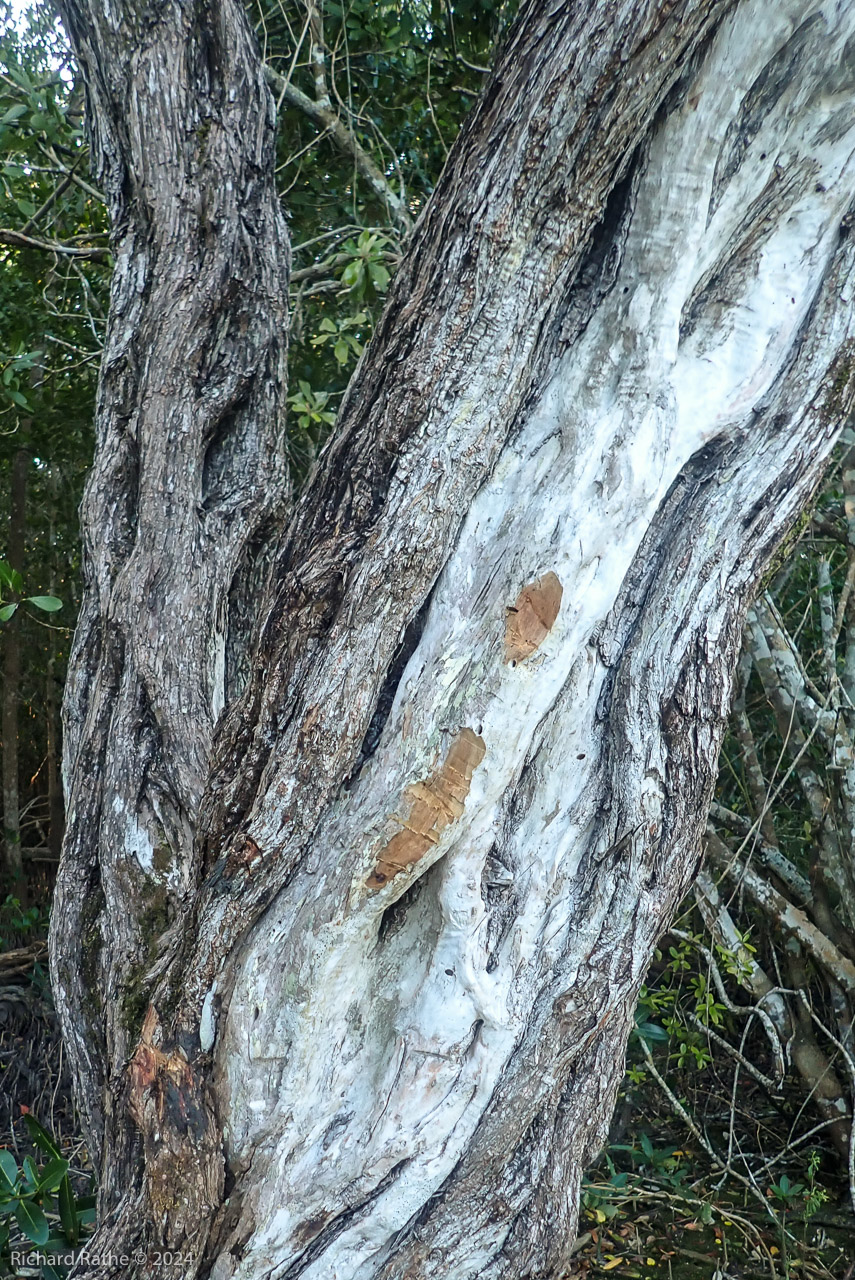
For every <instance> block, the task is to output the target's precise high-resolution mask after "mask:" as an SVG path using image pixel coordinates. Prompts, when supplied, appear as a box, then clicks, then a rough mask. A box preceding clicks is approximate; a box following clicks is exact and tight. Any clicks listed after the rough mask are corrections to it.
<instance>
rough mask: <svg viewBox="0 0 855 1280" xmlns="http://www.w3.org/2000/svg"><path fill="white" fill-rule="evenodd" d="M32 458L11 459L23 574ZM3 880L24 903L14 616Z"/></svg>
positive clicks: (6, 685) (11, 558)
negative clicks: (29, 475) (28, 485)
mask: <svg viewBox="0 0 855 1280" xmlns="http://www.w3.org/2000/svg"><path fill="white" fill-rule="evenodd" d="M29 466H30V455H29V453H27V451H26V449H18V450H17V451H16V453H15V456H14V458H13V459H12V477H11V493H10V495H9V528H8V534H7V538H6V559H7V560H8V562H9V564H10V565H11V566H12V568H13V569H16V570H17V571H18V573H23V571H24V552H25V544H26V531H27V472H28V469H29ZM0 635H2V642H3V692H2V704H3V712H2V731H3V880H4V882H5V884H6V885H7V886H8V888H9V889H11V891H12V892H13V893H14V894H15V895H16V897H17V898H18V899H19V900H20V901H21V902H25V901H26V898H27V885H26V881H25V879H24V864H23V860H22V857H21V819H20V809H21V805H20V791H19V778H18V705H19V702H20V698H21V620H20V618H19V617H18V614H17V613H16V614H14V615H13V616H12V617H11V618H10V619H9V621H8V622H6V623H4V624H3V629H2V633H0Z"/></svg>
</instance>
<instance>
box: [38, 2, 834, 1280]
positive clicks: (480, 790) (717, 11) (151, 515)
mask: <svg viewBox="0 0 855 1280" xmlns="http://www.w3.org/2000/svg"><path fill="white" fill-rule="evenodd" d="M63 13H64V18H65V21H66V23H67V26H68V29H69V32H70V34H71V37H72V39H73V41H74V44H75V47H76V49H77V53H78V57H79V59H80V63H81V66H82V68H83V71H84V74H85V77H86V81H87V92H88V104H89V120H90V129H91V131H92V137H93V146H94V153H95V155H96V156H97V157H98V176H99V178H100V179H101V182H102V184H103V186H104V189H105V190H106V191H107V193H108V197H109V199H110V201H111V207H112V217H113V227H114V243H115V252H116V262H117V266H116V273H115V278H114V283H113V297H112V307H111V318H110V332H109V335H108V341H107V346H106V351H105V357H104V364H103V368H102V376H101V385H100V392H99V401H98V448H97V454H96V460H95V466H94V470H93V474H92V478H91V479H90V482H89V485H88V489H87V495H86V500H85V503H84V528H85V546H86V593H85V599H84V603H83V609H82V615H81V623H80V626H79V629H78V633H77V637H76V640H75V646H74V653H73V655H72V664H71V667H72V669H71V675H70V679H69V686H68V691H67V694H66V701H65V770H66V777H67V780H68V831H67V836H66V841H65V846H64V853H63V863H62V867H61V871H60V877H59V882H58V888H57V898H56V903H55V907H54V913H53V922H52V937H51V955H52V965H53V974H54V983H55V990H56V995H57V1003H58V1007H59V1008H60V1011H61V1015H62V1019H63V1025H64V1029H65V1033H66V1037H67V1042H68V1047H69V1053H70V1057H71V1060H72V1062H73V1066H74V1071H75V1076H76V1082H77V1090H78V1095H79V1100H80V1103H81V1107H82V1109H83V1114H84V1116H85V1118H86V1124H87V1127H88V1133H89V1140H90V1143H91V1146H92V1150H93V1151H94V1152H96V1153H98V1154H99V1155H100V1160H101V1215H102V1217H101V1226H100V1228H99V1230H98V1232H97V1234H96V1236H95V1239H94V1241H93V1243H92V1252H93V1253H100V1254H102V1255H103V1254H104V1253H105V1252H106V1251H108V1250H111V1249H112V1250H113V1251H115V1252H116V1253H121V1252H125V1253H128V1254H131V1255H133V1256H134V1261H133V1262H132V1263H131V1264H130V1266H127V1265H124V1264H122V1265H119V1264H117V1265H116V1266H115V1267H112V1266H110V1265H109V1264H103V1263H102V1264H101V1265H99V1266H97V1267H96V1266H87V1264H85V1263H80V1264H79V1265H78V1268H77V1271H76V1274H77V1275H84V1274H97V1275H99V1276H106V1275H117V1276H118V1275H120V1274H121V1275H123V1276H126V1275H131V1276H144V1275H148V1274H151V1271H152V1268H153V1267H154V1266H155V1264H156V1260H157V1258H158V1257H159V1252H160V1251H162V1250H163V1249H169V1250H174V1251H178V1252H179V1253H180V1255H181V1261H180V1264H179V1273H180V1274H182V1275H188V1276H190V1275H200V1276H212V1277H216V1278H217V1280H226V1278H227V1277H232V1276H234V1277H240V1280H256V1278H260V1277H273V1276H275V1277H278V1278H279V1280H284V1278H285V1277H287V1278H288V1280H297V1277H300V1278H301V1280H309V1278H311V1280H333V1277H337V1278H338V1280H351V1277H352V1278H354V1280H355V1278H356V1277H359V1280H368V1278H369V1277H371V1280H380V1278H381V1277H382V1278H383V1280H404V1277H407V1278H408V1280H415V1278H418V1280H427V1278H428V1277H431V1278H433V1277H435V1278H436V1280H464V1278H465V1277H470V1276H472V1277H474V1276H479V1277H488V1278H490V1280H499V1278H500V1277H507V1278H508V1280H516V1277H522V1276H532V1277H535V1276H536V1277H544V1278H545V1277H553V1276H558V1275H560V1274H561V1273H562V1270H563V1267H564V1265H565V1262H566V1258H567V1255H568V1250H569V1248H570V1245H571V1243H572V1240H573V1236H574V1232H575V1229H576V1216H577V1193H578V1187H579V1180H580V1177H581V1173H582V1170H583V1169H584V1167H585V1165H586V1164H587V1163H588V1161H589V1160H590V1159H591V1157H592V1155H593V1154H594V1153H595V1152H596V1150H597V1148H598V1146H599V1144H600V1143H601V1142H602V1140H603V1137H604V1134H605V1132H606V1128H607V1124H608V1119H609V1115H610V1112H611V1108H612V1105H613V1101H614V1097H615V1092H616V1090H617V1087H618V1085H619V1082H620V1080H621V1077H622V1072H623V1060H624V1050H625V1045H626V1039H627V1035H628V1032H629V1028H630V1026H631V1024H632V1015H633V1009H634V1004H635V999H636V994H637V991H638V986H639V984H640V982H641V980H642V977H643V974H644V971H645V969H646V966H647V963H648V960H649V958H650V955H651V951H652V948H653V946H654V944H655V941H656V939H657V937H658V936H659V934H660V932H661V931H662V929H663V928H664V927H665V926H666V925H667V923H668V921H669V919H670V917H671V914H672V912H673V910H674V909H675V907H676V905H677V903H678V902H679V900H680V898H681V897H682V895H683V893H684V892H685V890H686V888H687V886H688V885H689V883H690V882H691V879H692V876H693V874H694V872H695V870H696V867H697V864H698V856H699V848H700V837H701V833H702V831H703V828H704V824H705V819H706V812H707V807H708V803H709V799H710V795H711V790H712V786H713V782H714V778H715V772H716V761H717V756H718V749H719V745H720V742H721V737H722V733H723V730H724V725H725V721H726V716H727V709H728V703H729V698H730V692H731V685H732V677H733V671H734V667H735V664H736V660H737V657H738V652H739V640H740V635H741V628H742V620H743V617H744V613H745V609H746V607H747V604H748V602H749V599H750V597H751V593H752V591H753V589H754V587H755V584H756V582H757V581H758V578H759V575H760V574H761V572H762V570H763V568H764V566H765V565H766V564H767V562H768V559H769V557H770V555H771V554H772V553H773V551H774V549H775V548H776V546H777V545H778V544H779V542H780V539H781V537H782V536H783V534H784V532H785V531H786V529H787V528H788V527H789V526H790V524H791V522H792V520H793V518H794V517H795V516H796V514H797V513H798V512H799V510H800V509H801V508H802V506H803V505H804V503H805V502H806V500H807V499H808V498H809V496H810V494H811V493H812V492H813V490H814V489H815V487H816V485H817V484H818V483H819V480H820V479H821V476H822V472H823V468H824V465H825V463H826V461H827V459H828V457H829V455H830V452H831V449H832V448H833V445H834V443H835V441H836V439H837V437H838V434H839V431H840V428H841V426H842V424H843V421H844V419H845V417H846V415H847V414H848V412H849V411H850V406H851V403H852V397H853V386H855V379H853V376H852V375H853V372H855V319H853V308H852V305H851V297H852V290H853V286H855V248H853V244H852V242H851V239H850V236H849V227H850V217H851V216H852V202H853V193H855V162H853V160H852V158H851V157H852V153H853V145H855V122H853V117H852V112H851V100H852V93H853V90H855V60H853V56H852V48H853V47H855V3H842V4H839V5H837V6H828V5H825V6H820V5H819V4H816V3H809V2H808V0H783V2H782V0H774V2H773V0H742V3H728V2H722V3H716V2H715V0H684V2H683V3H677V4H675V3H673V0H646V2H645V0H634V2H633V3H630V2H629V0H627V2H626V3H622V2H621V3H615V2H614V0H589V2H588V3H586V4H584V5H582V4H574V3H557V2H556V0H529V3H526V4H524V5H523V7H522V10H521V12H520V15H519V18H518V20H517V22H516V24H515V25H514V27H513V29H512V31H511V33H510V36H509V39H508V42H507V44H506V46H505V48H504V50H503V52H502V53H501V54H500V56H499V59H498V63H497V66H496V68H495V70H494V72H493V74H492V75H491V76H490V77H489V79H488V81H487V84H486V87H485V90H484V94H483V96H482V98H481V100H480V102H479V104H478V106H477V107H476V108H475V110H474V111H473V113H472V115H471V116H470V118H469V119H468V121H467V123H466V124H465V126H464V128H463V130H462V132H461V135H460V137H459V138H458V141H457V143H456V144H455V147H454V149H453V151H452V153H451V156H450V158H449V161H448V164H447V166H446V169H445V171H444V173H443V175H442V177H441V179H440V182H439V184H438V186H437V189H436V191H435V193H434V195H433V197H432V199H431V201H430V204H429V206H428V208H427V209H426V211H425V213H424V214H423V216H422V218H421V220H420V222H419V224H418V226H417V227H416V230H415V232H414V234H413V237H412V240H411V242H410V245H409V249H408V252H407V254H406V256H405V258H404V261H403V263H402V265H401V267H400V269H399V272H398V274H397V276H396V278H395V281H394V283H393V286H392V288H391V290H390V296H389V300H388V304H387V308H386V311H385V313H384V315H383V317H382V319H381V321H380V324H379V326H378V328H377V331H376V333H375V336H374V339H373V341H372V344H371V346H370V348H369V350H368V352H367V353H366V356H365V358H364V359H363V360H362V361H361V363H360V365H359V367H358V369H357V371H356V374H355V375H354V378H353V380H352V382H351V385H350V387H349V389H348V392H347V394H346V396H345V401H344V404H343V406H342V410H341V414H340V419H339V423H338V426H337V431H336V434H335V437H334V439H333V441H332V443H331V444H330V446H329V447H328V448H327V450H326V451H325V453H324V455H323V457H322V459H321V462H320V464H319V467H318V469H317V472H316V474H315V475H314V476H313V477H312V479H311V481H310V484H309V486H308V489H307V492H306V493H305V495H304V496H303V497H302V498H301V500H300V502H299V503H298V504H297V506H296V508H295V510H294V512H293V513H292V516H291V519H290V521H289V523H288V525H287V528H286V530H285V532H284V534H282V536H281V537H280V538H279V540H278V542H275V541H274V540H273V536H272V535H273V533H274V531H275V528H276V525H277V523H278V522H279V523H281V515H282V511H283V503H284V500H285V498H286V497H287V481H286V474H285V468H284V463H283V461H282V431H281V421H280V418H281V408H282V404H283V395H284V361H283V355H284V350H283V348H284V332H285V294H286V286H287V264H288V250H287V239H286V235H285V231H284V226H283V222H282V218H281V215H280V213H279V209H278V204H277V200H276V195H275V190H274V184H273V149H272V110H271V105H270V101H269V98H268V96H267V93H266V90H265V88H264V82H263V77H262V73H261V67H260V64H259V62H258V60H257V56H256V53H255V51H254V48H253V46H252V43H251V41H250V38H249V35H248V32H247V28H246V24H245V20H244V18H243V15H242V12H241V10H240V9H239V8H238V7H237V6H236V5H234V4H233V3H231V2H230V0H221V2H220V3H218V4H216V5H212V6H207V7H204V8H199V9H194V8H193V7H191V6H189V5H187V4H181V3H178V0H171V2H170V3H168V4H165V5H162V6H160V7H159V8H158V10H157V12H156V14H153V13H151V14H147V15H146V17H145V22H144V27H143V26H140V29H139V30H138V29H137V26H136V24H137V23H140V24H142V23H143V19H142V18H141V17H140V16H139V11H137V10H135V9H133V8H131V7H130V6H128V7H127V8H123V7H122V6H121V5H119V6H111V7H110V9H109V11H107V10H106V9H105V7H104V6H102V5H101V4H100V2H99V0H91V3H86V0H66V3H65V4H64V6H63ZM256 620H257V624H258V625H257V629H256V630H255V632H254V633H253V623H254V622H255V621H256ZM253 634H254V636H255V639H254V641H253V639H252V636H253Z"/></svg>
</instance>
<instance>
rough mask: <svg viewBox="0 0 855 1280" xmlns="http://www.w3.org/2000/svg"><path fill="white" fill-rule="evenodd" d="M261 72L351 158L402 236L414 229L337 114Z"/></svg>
mask: <svg viewBox="0 0 855 1280" xmlns="http://www.w3.org/2000/svg"><path fill="white" fill-rule="evenodd" d="M264 71H265V75H266V76H267V82H268V84H269V85H270V86H271V88H272V89H273V90H274V91H275V92H276V94H277V95H278V96H279V97H280V98H284V99H285V101H286V102H287V103H288V104H289V105H290V106H292V107H296V108H297V110H298V111H302V112H303V115H305V116H308V118H309V119H310V120H311V121H312V122H313V124H316V125H317V126H318V128H320V129H325V130H326V131H327V133H328V134H329V136H330V138H331V139H332V141H333V142H334V143H335V145H336V146H337V147H338V148H339V150H340V151H343V152H344V153H345V155H349V156H350V157H351V159H352V160H353V162H354V164H355V165H356V168H357V171H358V172H359V173H360V174H361V176H362V177H363V178H364V179H365V181H366V182H367V183H368V185H369V186H370V187H371V189H372V191H373V192H374V194H375V195H377V196H379V197H380V199H381V200H384V201H385V202H386V204H387V205H388V206H389V210H390V212H391V213H392V215H393V217H394V218H395V221H396V222H397V223H398V225H399V226H400V227H401V228H402V229H403V230H404V232H405V233H407V234H409V232H410V231H412V228H413V220H412V218H411V217H410V214H409V211H408V209H407V206H406V204H405V203H404V201H403V200H402V199H401V197H400V196H399V195H398V194H397V193H396V192H395V191H394V190H393V189H392V187H391V186H390V184H389V182H388V181H387V180H386V177H385V175H384V174H383V172H382V170H381V169H380V168H379V167H378V166H377V165H376V164H375V163H374V161H373V160H372V159H371V156H370V155H369V154H368V152H367V151H366V150H365V149H364V148H363V147H362V146H361V145H360V143H359V141H358V140H357V139H356V138H355V137H354V135H353V133H352V132H351V131H350V129H348V127H347V125H345V124H344V123H343V122H342V120H341V117H340V116H338V115H336V113H335V112H334V111H332V110H331V109H330V107H329V106H325V105H324V104H323V103H322V102H316V101H315V100H314V99H313V98H310V97H309V96H308V94H305V93H303V91H302V90H301V89H298V88H297V86H296V85H294V84H292V83H291V81H290V80H286V79H285V77H284V76H281V75H280V74H279V72H278V71H274V69H273V68H272V67H270V66H265V68H264Z"/></svg>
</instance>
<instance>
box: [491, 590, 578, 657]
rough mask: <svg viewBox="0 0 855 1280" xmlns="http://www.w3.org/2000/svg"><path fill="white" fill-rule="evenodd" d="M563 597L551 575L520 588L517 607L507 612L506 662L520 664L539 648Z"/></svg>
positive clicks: (556, 615) (555, 616)
mask: <svg viewBox="0 0 855 1280" xmlns="http://www.w3.org/2000/svg"><path fill="white" fill-rule="evenodd" d="M563 594H564V588H563V587H562V585H561V583H560V581H559V580H558V577H557V575H556V574H554V573H552V572H551V571H550V572H549V573H545V574H544V575H543V577H542V578H538V579H537V580H536V581H535V582H529V583H528V585H527V586H525V587H523V589H522V591H521V592H520V593H519V595H518V596H517V601H516V604H515V605H514V606H513V608H512V609H508V617H507V622H506V623H505V662H522V661H523V659H524V658H528V657H530V656H531V654H533V653H534V651H535V650H536V649H539V648H540V646H541V645H542V644H543V642H544V640H545V639H546V637H547V635H548V634H549V632H550V631H551V630H552V626H553V624H554V622H555V619H556V618H557V617H558V610H559V609H560V608H561V597H562V596H563Z"/></svg>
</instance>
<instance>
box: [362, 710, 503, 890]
mask: <svg viewBox="0 0 855 1280" xmlns="http://www.w3.org/2000/svg"><path fill="white" fill-rule="evenodd" d="M485 751H486V747H485V745H484V739H483V738H479V737H478V734H477V733H475V731H474V730H473V729H462V730H461V731H460V733H459V734H458V735H457V737H456V738H455V739H454V741H453V742H452V744H451V746H450V747H449V750H448V755H447V756H446V757H445V760H444V761H443V762H442V766H441V768H440V769H439V770H438V771H437V772H436V773H434V774H432V775H431V777H429V778H425V780H424V782H416V783H414V784H413V785H412V786H411V787H407V790H406V792H405V793H404V794H405V797H406V799H407V800H409V801H410V805H411V807H410V813H409V816H408V817H407V818H406V819H401V822H402V830H401V831H399V832H398V834H397V835H395V836H392V839H391V840H390V841H389V843H388V844H387V845H386V846H385V848H383V849H382V850H381V851H380V854H379V856H378V858H377V865H376V866H375V868H374V870H373V871H372V873H371V875H370V876H369V878H368V887H369V889H380V888H382V887H383V885H384V884H386V883H387V881H389V880H392V879H393V878H394V877H395V876H396V875H397V874H398V872H399V871H402V870H403V869H404V867H409V866H412V864H413V863H414V862H419V861H420V859H421V858H423V857H424V855H425V854H426V853H427V852H428V850H429V849H432V848H433V846H434V845H435V844H436V843H437V842H438V840H439V838H440V836H441V835H442V833H443V831H444V830H445V828H446V827H447V826H448V825H449V823H451V822H454V821H456V819H457V818H462V817H463V802H464V801H465V799H466V797H467V796H468V795H469V788H470V786H471V784H472V774H473V773H474V772H475V770H476V769H477V768H478V765H479V764H480V763H481V761H482V760H483V759H484V752H485Z"/></svg>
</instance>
